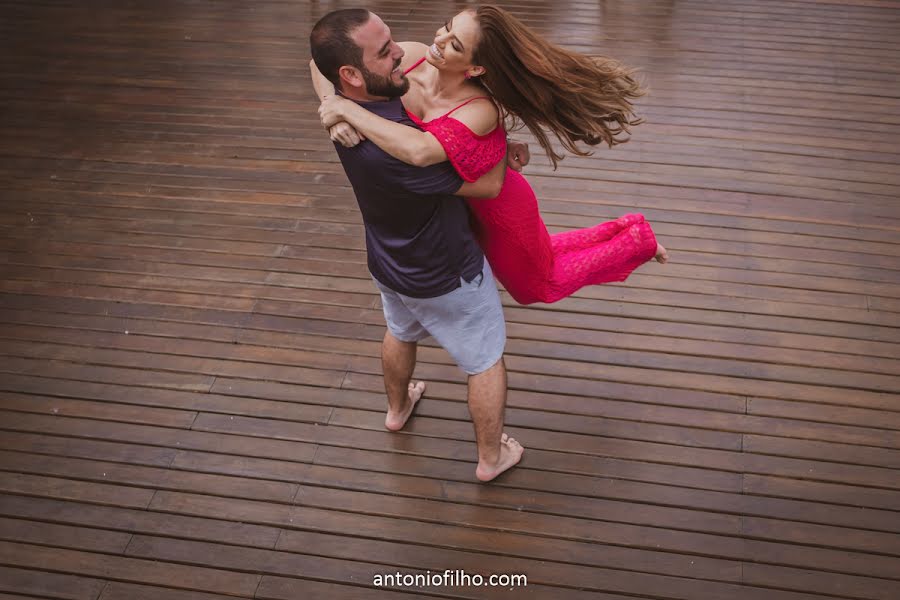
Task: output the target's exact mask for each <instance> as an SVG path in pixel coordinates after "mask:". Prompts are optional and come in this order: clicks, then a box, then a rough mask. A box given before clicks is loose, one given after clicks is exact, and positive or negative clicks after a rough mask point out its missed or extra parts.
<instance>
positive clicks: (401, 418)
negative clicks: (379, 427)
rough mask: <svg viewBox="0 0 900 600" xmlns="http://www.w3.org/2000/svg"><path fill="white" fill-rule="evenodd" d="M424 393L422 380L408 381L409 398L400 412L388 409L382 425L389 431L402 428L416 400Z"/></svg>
mask: <svg viewBox="0 0 900 600" xmlns="http://www.w3.org/2000/svg"><path fill="white" fill-rule="evenodd" d="M424 393H425V382H424V381H417V382H416V383H412V382H410V383H409V399H408V401H407V403H406V406H404V407H403V410H402V411H401V412H397V413H395V412H393V411H392V410H390V409H388V413H387V417H385V418H384V426H385V427H387V428H388V429H390V430H391V431H400V430H401V429H403V426H404V425H406V421H407V420H409V416H410V415H411V414H412V412H413V409H414V408H415V407H416V402H418V401H419V400H421V398H422V395H423V394H424Z"/></svg>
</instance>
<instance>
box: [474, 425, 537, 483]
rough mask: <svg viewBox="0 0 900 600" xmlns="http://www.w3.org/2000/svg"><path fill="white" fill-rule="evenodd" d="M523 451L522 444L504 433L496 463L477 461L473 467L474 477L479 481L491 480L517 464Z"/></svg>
mask: <svg viewBox="0 0 900 600" xmlns="http://www.w3.org/2000/svg"><path fill="white" fill-rule="evenodd" d="M523 452H525V448H523V447H522V444H520V443H519V442H517V441H516V440H515V439H513V438H511V437H509V436H508V435H506V434H505V433H504V434H503V437H502V438H500V458H499V459H497V463H496V464H495V465H493V466H491V465H486V464H482V463H481V462H479V463H478V467H476V469H475V477H477V478H478V479H479V480H481V481H491V480H492V479H494V478H495V477H497V476H498V475H500V473H503V472H504V471H507V470H509V469H511V468H513V467H514V466H516V465H517V464H519V461H520V460H521V459H522V453H523Z"/></svg>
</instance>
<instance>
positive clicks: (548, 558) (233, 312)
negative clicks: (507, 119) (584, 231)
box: [0, 0, 900, 600]
mask: <svg viewBox="0 0 900 600" xmlns="http://www.w3.org/2000/svg"><path fill="white" fill-rule="evenodd" d="M370 4H371V7H372V8H373V10H375V11H376V12H378V13H379V14H381V15H382V16H383V17H384V18H385V20H386V21H387V22H388V23H389V24H391V25H392V26H393V29H394V33H395V37H396V38H397V39H417V40H423V41H425V40H428V39H430V36H431V35H432V32H433V31H434V29H435V28H436V27H437V26H438V25H439V24H440V23H442V22H443V20H444V19H445V18H446V17H447V16H449V15H450V14H452V13H453V12H455V10H457V8H458V7H460V6H462V3H454V2H446V3H444V2H421V1H400V0H390V1H382V2H374V3H370ZM347 5H349V3H344V2H291V1H286V0H281V1H275V0H260V1H253V2H238V1H236V0H226V1H217V2H209V1H206V0H168V1H165V2H114V1H111V0H105V1H104V0H100V1H93V0H83V1H75V0H59V1H51V0H41V1H31V0H0V195H2V196H0V197H2V206H0V274H2V276H0V280H2V281H0V286H2V287H0V600H11V599H13V598H16V599H21V598H29V599H35V598H40V599H50V598H52V599H74V600H95V599H98V598H99V599H100V600H213V599H217V598H224V597H226V596H228V597H239V598H260V599H267V600H275V599H279V600H299V599H310V598H315V599H326V598H327V599H331V598H335V599H339V598H353V599H357V598H362V599H381V598H386V599H391V598H397V599H407V598H413V597H442V598H518V597H527V598H542V599H543V598H546V599H551V600H557V599H561V600H565V599H581V598H585V599H586V598H592V599H594V598H599V599H601V600H602V599H613V598H634V597H638V598H655V599H672V600H675V599H679V600H705V599H710V600H713V599H714V600H724V599H728V600H763V599H765V600H770V599H773V600H807V599H812V598H831V597H835V598H853V599H866V600H896V599H897V598H900V394H898V392H900V335H898V333H900V332H898V328H900V318H898V312H900V260H898V255H900V233H898V230H900V198H898V192H900V169H898V162H900V161H898V158H900V135H898V134H900V100H898V98H900V89H898V87H900V86H898V78H900V3H898V2H895V1H890V0H823V1H821V2H815V1H812V0H786V1H783V2H781V1H779V2H776V1H765V0H747V1H713V0H686V1H680V2H674V1H666V0H647V1H643V0H640V1H638V0H635V1H621V2H614V1H601V0H598V1H588V0H579V1H566V0H560V1H556V2H550V1H543V0H540V1H539V0H521V1H519V2H506V3H504V5H506V6H508V7H510V8H512V9H514V11H515V12H516V13H517V14H518V15H519V16H521V17H522V18H524V19H525V20H526V21H527V22H529V23H530V24H532V25H533V26H535V27H536V28H538V29H539V30H540V31H542V32H543V33H544V34H546V35H547V36H548V37H550V38H551V39H554V40H556V41H557V42H559V43H564V44H567V45H569V46H570V47H573V48H576V49H578V50H582V51H586V52H603V53H608V54H609V55H612V56H615V57H618V58H620V59H622V60H623V61H625V62H626V63H628V64H631V65H634V66H638V67H641V68H642V69H643V71H644V73H645V77H646V80H647V82H648V83H649V84H650V87H651V94H650V95H649V96H648V97H647V98H646V99H645V100H642V102H641V103H640V107H641V109H640V112H641V114H642V115H644V116H645V117H646V118H647V121H648V122H647V123H646V124H645V125H642V126H640V127H638V128H636V129H635V132H634V134H635V135H634V139H633V141H632V142H630V143H628V144H626V145H624V146H620V147H617V148H616V149H614V150H600V151H598V152H597V153H596V155H595V156H594V157H591V158H583V159H573V158H567V159H566V160H565V161H564V162H563V163H562V165H561V167H560V169H559V170H558V171H557V172H556V173H553V172H552V171H551V169H550V168H549V166H548V162H547V160H546V159H545V158H544V157H542V156H539V155H537V150H536V149H535V157H534V160H533V164H532V165H531V166H530V167H529V168H528V169H527V176H528V178H529V180H530V181H531V182H532V184H533V185H534V187H535V188H536V190H537V191H538V194H539V197H540V198H541V206H542V210H543V214H544V216H545V219H546V221H547V223H548V225H549V226H551V228H552V229H553V230H554V231H556V230H564V229H568V228H573V227H582V226H589V225H592V224H594V223H595V222H597V221H600V220H607V219H611V218H614V217H616V216H618V215H620V214H623V213H625V212H630V211H641V212H643V213H644V214H646V216H647V217H648V219H650V220H651V221H652V223H653V224H654V228H655V230H656V231H657V233H658V234H659V236H660V238H661V240H662V241H663V243H664V244H666V245H667V246H668V248H669V249H670V252H671V255H672V261H671V263H670V264H668V265H665V266H660V265H657V264H649V265H646V266H645V267H643V268H642V269H640V270H639V271H638V272H637V273H636V274H635V275H633V276H632V277H631V278H630V279H629V281H628V282H626V283H625V284H622V285H609V286H601V287H594V288H590V289H586V290H583V291H582V292H581V293H579V294H577V295H576V296H575V297H573V298H571V299H568V300H565V301H563V302H560V303H558V304H555V305H550V306H537V307H528V308H524V307H520V306H516V305H515V304H514V303H512V302H511V301H510V300H509V298H508V297H506V296H504V302H505V310H506V316H507V319H508V322H509V345H508V366H509V368H510V388H511V392H510V396H509V407H508V419H507V420H508V429H509V431H510V432H511V433H512V434H514V435H515V436H516V437H517V438H519V439H521V440H522V441H523V443H524V444H525V445H526V447H527V448H528V450H527V453H526V455H525V458H524V461H523V463H522V465H521V466H520V467H519V468H518V469H516V470H515V471H513V472H511V473H509V474H508V475H505V476H504V477H503V478H501V479H500V480H499V481H498V482H497V483H495V484H492V485H478V484H476V483H475V481H474V478H473V472H474V458H475V452H474V451H475V448H474V443H473V435H472V430H471V425H470V422H469V418H468V414H467V411H466V405H465V401H464V380H463V378H462V377H461V374H460V373H459V372H458V371H457V369H456V368H455V367H454V366H453V365H452V363H451V362H450V360H449V357H448V356H447V355H446V354H445V353H444V352H443V351H442V350H440V349H438V348H435V347H433V346H432V347H426V348H423V349H422V350H421V352H420V365H419V368H418V373H417V374H418V376H420V377H423V378H425V379H427V380H428V381H429V382H430V392H429V395H428V399H427V401H425V402H423V403H422V405H421V407H420V410H419V412H418V414H417V416H416V417H415V418H414V420H413V422H412V424H411V426H410V427H409V430H408V431H406V432H405V433H402V434H388V433H387V432H385V431H383V429H382V421H383V412H382V411H383V410H384V406H385V401H384V398H383V395H382V392H381V385H382V384H381V380H380V362H379V358H378V357H379V340H380V337H381V335H382V334H383V319H382V316H381V312H380V308H379V305H378V299H377V296H376V295H375V293H374V289H373V286H372V285H371V284H370V282H369V280H368V279H367V273H366V268H365V261H364V251H363V236H362V230H361V226H360V219H359V216H358V212H357V209H356V207H355V203H354V200H353V196H352V194H351V191H350V189H349V186H348V184H347V182H346V179H345V177H344V175H343V172H342V170H341V168H340V165H339V164H338V162H337V159H336V155H335V152H334V150H333V149H332V148H331V145H330V142H328V141H327V139H325V136H324V135H323V132H322V131H321V128H320V127H319V124H318V121H317V119H316V116H315V104H314V103H313V94H312V91H311V86H310V85H309V82H308V78H307V73H306V61H307V60H308V49H307V46H306V39H307V35H308V33H309V29H310V27H311V25H312V23H313V22H315V20H316V19H317V18H318V16H320V15H322V14H324V12H327V11H328V10H331V9H332V8H335V7H339V6H347ZM456 569H463V570H465V571H466V572H467V573H469V574H476V573H483V574H490V573H495V574H525V575H526V576H527V577H528V586H527V587H521V588H513V589H510V587H505V588H488V587H482V588H477V587H471V586H470V587H466V586H457V587H439V586H430V587H424V588H405V587H404V588H396V589H394V590H393V591H388V590H384V589H376V588H374V587H373V585H372V584H373V577H374V575H375V574H377V573H395V572H397V571H400V572H402V573H408V574H411V573H422V572H426V571H428V570H430V571H432V572H433V573H434V572H439V571H444V570H456Z"/></svg>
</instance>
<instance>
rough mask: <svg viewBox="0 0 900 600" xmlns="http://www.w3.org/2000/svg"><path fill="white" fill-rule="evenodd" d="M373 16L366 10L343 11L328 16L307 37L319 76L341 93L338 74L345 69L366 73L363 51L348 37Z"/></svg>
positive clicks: (320, 20) (352, 9) (347, 9)
mask: <svg viewBox="0 0 900 600" xmlns="http://www.w3.org/2000/svg"><path fill="white" fill-rule="evenodd" d="M371 16H372V13H370V12H369V11H368V10H366V9H365V8H345V9H343V10H336V11H333V12H330V13H328V14H327V15H325V16H324V17H322V18H321V19H319V22H318V23H316V25H315V27H313V30H312V33H310V34H309V47H310V51H311V52H312V58H313V61H314V62H315V63H316V67H318V69H319V72H320V73H322V75H324V76H325V77H326V78H327V79H328V81H330V82H331V83H332V84H334V87H335V89H338V90H340V89H341V77H340V75H339V74H338V71H339V70H340V68H341V67H343V66H345V65H350V66H352V67H356V68H357V69H360V70H361V71H365V65H364V64H363V51H362V48H360V47H359V46H357V45H356V42H355V41H353V38H351V37H350V34H351V33H352V32H353V31H355V30H356V29H358V28H359V27H362V26H363V25H365V24H366V23H368V22H369V19H370V18H371Z"/></svg>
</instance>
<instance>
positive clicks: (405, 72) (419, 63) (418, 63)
mask: <svg viewBox="0 0 900 600" xmlns="http://www.w3.org/2000/svg"><path fill="white" fill-rule="evenodd" d="M423 62H425V57H424V56H423V57H422V58H420V59H419V60H418V61H416V64H414V65H413V66H411V67H410V68H408V69H407V70H405V71H403V74H404V75H406V74H408V73H409V72H410V71H412V70H413V69H415V68H416V67H418V66H419V65H421V64H422V63H423Z"/></svg>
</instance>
